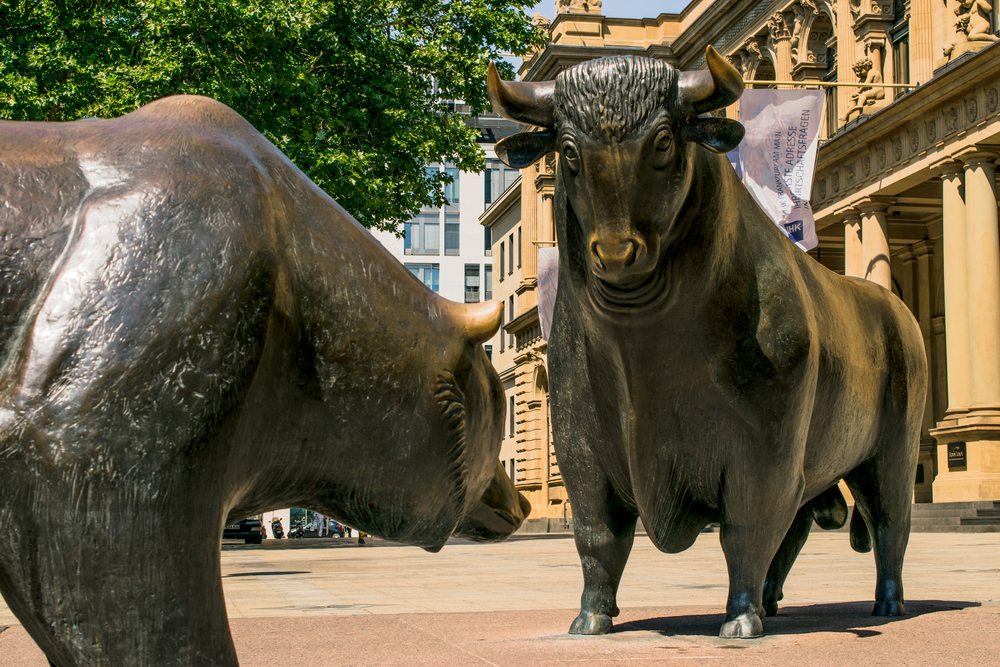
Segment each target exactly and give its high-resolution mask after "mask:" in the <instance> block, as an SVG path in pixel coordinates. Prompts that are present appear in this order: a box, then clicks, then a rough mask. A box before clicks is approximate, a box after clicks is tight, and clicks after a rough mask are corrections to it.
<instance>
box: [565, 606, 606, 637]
mask: <svg viewBox="0 0 1000 667" xmlns="http://www.w3.org/2000/svg"><path fill="white" fill-rule="evenodd" d="M612 627H613V624H612V622H611V617H610V616H608V615H607V614H592V613H590V612H589V611H581V612H580V615H579V616H577V617H576V620H574V621H573V625H571V626H569V633H570V634H571V635H606V634H609V633H610V632H611V628H612Z"/></svg>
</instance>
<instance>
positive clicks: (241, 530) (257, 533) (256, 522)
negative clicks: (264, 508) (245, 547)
mask: <svg viewBox="0 0 1000 667" xmlns="http://www.w3.org/2000/svg"><path fill="white" fill-rule="evenodd" d="M222 539H224V540H239V539H242V540H243V543H244V544H260V543H261V542H262V541H263V540H264V524H262V523H261V521H260V519H243V520H242V521H238V522H236V523H231V524H229V525H228V526H226V527H225V528H223V530H222Z"/></svg>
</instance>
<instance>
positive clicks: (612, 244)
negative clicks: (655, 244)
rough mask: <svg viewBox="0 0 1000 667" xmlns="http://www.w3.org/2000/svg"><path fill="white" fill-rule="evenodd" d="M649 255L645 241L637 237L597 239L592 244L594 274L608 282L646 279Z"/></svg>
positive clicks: (591, 254)
mask: <svg viewBox="0 0 1000 667" xmlns="http://www.w3.org/2000/svg"><path fill="white" fill-rule="evenodd" d="M648 255H649V253H648V250H647V248H646V243H645V241H643V240H642V239H641V238H639V237H637V236H624V237H620V238H614V239H601V238H596V237H595V238H593V239H592V240H591V242H590V257H591V260H592V262H593V266H594V273H596V274H597V275H598V276H599V277H601V278H603V279H604V280H606V281H608V282H613V283H627V282H631V281H633V280H635V279H641V278H642V277H644V276H645V275H646V273H648V270H647V267H646V258H647V257H648Z"/></svg>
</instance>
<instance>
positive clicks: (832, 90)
mask: <svg viewBox="0 0 1000 667" xmlns="http://www.w3.org/2000/svg"><path fill="white" fill-rule="evenodd" d="M823 80H824V81H833V82H835V81H836V80H837V49H827V50H826V73H825V74H823ZM838 113H839V112H838V111H837V87H836V86H829V87H828V88H827V89H826V136H827V139H832V138H833V135H835V134H837V127H838V126H837V114H838Z"/></svg>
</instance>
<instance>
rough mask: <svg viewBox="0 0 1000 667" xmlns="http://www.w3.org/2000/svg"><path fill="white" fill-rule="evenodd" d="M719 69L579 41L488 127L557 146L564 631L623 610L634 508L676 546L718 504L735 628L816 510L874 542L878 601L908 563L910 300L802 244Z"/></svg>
mask: <svg viewBox="0 0 1000 667" xmlns="http://www.w3.org/2000/svg"><path fill="white" fill-rule="evenodd" d="M707 58H708V70H707V71H698V72H678V71H676V70H675V69H674V68H672V67H671V66H669V65H667V64H666V63H664V62H662V61H656V60H651V59H646V58H638V57H627V56H623V57H614V58H607V59H602V60H596V61H591V62H585V63H582V64H580V65H577V66H575V67H571V68H569V69H567V70H565V71H563V72H561V73H560V74H559V75H558V77H557V78H556V80H555V81H546V82H539V83H505V82H503V81H501V80H500V79H499V77H498V76H497V74H496V70H495V69H493V70H491V74H490V80H489V89H490V96H491V100H492V102H493V108H494V110H496V111H497V112H498V113H500V114H501V115H503V116H506V117H508V118H511V119H513V120H517V121H520V122H523V123H526V124H528V125H533V126H537V127H540V128H542V131H540V132H531V133H524V134H520V135H515V136H513V137H510V138H508V139H506V140H504V141H503V142H501V143H500V144H499V145H498V146H497V154H498V155H501V156H502V157H503V158H504V159H505V160H506V161H507V162H508V164H510V165H511V166H513V167H524V166H527V165H529V164H531V163H532V162H533V161H534V160H537V159H538V158H540V157H541V156H542V155H544V154H545V153H548V152H550V151H557V152H558V154H559V162H558V174H557V179H556V194H555V222H556V231H557V237H558V241H559V264H560V271H559V291H558V296H557V297H556V303H555V312H554V316H553V325H552V334H551V337H550V339H549V371H550V387H551V391H552V395H551V401H552V411H553V427H554V444H555V448H556V454H557V456H558V458H559V466H560V470H561V471H562V475H563V478H564V480H565V483H566V489H567V491H568V493H569V498H570V500H571V502H572V504H573V516H574V528H575V533H576V546H577V550H578V551H579V554H580V559H581V561H582V563H583V574H584V591H583V597H582V604H581V610H580V615H579V616H578V617H577V618H576V620H575V621H574V622H573V624H572V627H571V629H570V632H572V633H583V634H599V633H606V632H610V631H611V628H612V620H611V619H612V618H613V617H614V616H616V615H617V614H618V607H617V605H616V601H615V597H616V594H617V590H618V584H619V582H620V580H621V576H622V571H623V569H624V568H625V563H626V561H627V559H628V555H629V551H630V549H631V547H632V540H633V534H634V529H635V525H636V519H637V517H642V522H643V525H644V526H645V527H646V530H647V533H648V535H649V538H650V539H651V540H652V541H653V543H654V544H655V545H656V546H657V547H658V548H660V549H661V550H663V551H666V552H668V553H675V552H678V551H682V550H684V549H686V548H688V547H689V546H691V544H692V543H693V542H694V541H695V539H696V538H697V536H698V533H699V532H700V531H701V530H702V529H703V528H704V527H705V526H706V525H707V524H709V523H710V522H719V523H720V524H721V527H722V528H721V531H722V532H721V542H722V549H723V552H724V553H725V557H726V563H727V564H728V567H729V599H728V603H727V605H726V620H725V623H724V624H723V626H722V628H721V631H720V636H722V637H758V636H760V635H762V634H763V623H762V621H761V618H762V617H763V616H764V615H765V612H766V613H768V614H774V613H776V611H777V603H778V600H779V599H781V592H782V584H783V582H784V579H785V576H786V575H787V574H788V571H789V568H790V567H791V565H792V563H793V561H794V559H795V557H796V555H797V554H798V552H799V550H800V548H801V547H802V545H803V544H804V542H805V539H806V537H807V535H808V532H809V529H810V525H811V523H812V519H813V518H814V517H815V518H816V519H817V521H819V522H820V524H821V525H822V526H824V527H833V526H836V525H843V523H844V521H845V520H846V511H845V510H846V507H845V503H844V501H843V496H842V495H841V494H840V492H839V490H838V489H837V487H836V484H837V482H838V481H839V480H840V479H844V480H845V481H846V482H847V485H848V487H849V488H850V489H851V492H852V494H853V495H854V498H855V501H856V511H855V512H854V514H853V517H852V520H851V544H852V546H853V547H854V548H855V549H856V550H858V551H867V550H869V549H871V545H872V543H874V547H875V565H876V568H877V571H878V582H877V584H876V587H875V609H874V613H875V614H877V615H887V616H892V615H897V614H902V613H903V612H904V607H903V583H902V579H901V574H902V567H903V553H904V551H905V549H906V543H907V539H908V537H909V525H910V503H911V497H912V492H913V479H914V472H915V470H916V461H917V452H918V446H919V436H920V423H921V417H922V415H923V411H924V400H925V396H926V386H927V363H926V359H925V356H924V349H923V342H922V338H921V334H920V330H919V328H918V327H917V324H916V321H915V320H914V318H913V316H912V315H911V314H910V312H909V311H908V310H907V308H906V307H905V306H904V305H903V303H902V302H901V301H899V300H898V299H897V298H896V297H895V296H893V295H892V294H891V293H890V292H888V291H886V290H885V289H883V288H882V287H880V286H878V285H876V284H874V283H871V282H867V281H864V280H858V279H852V278H844V277H841V276H838V275H836V274H835V273H833V272H831V271H829V270H827V269H826V268H824V267H823V266H821V265H820V264H819V263H818V262H816V261H814V260H813V259H812V258H810V257H808V256H807V255H805V254H804V253H803V252H801V251H800V250H799V249H798V248H797V247H796V246H795V245H794V244H793V243H792V242H791V241H789V240H788V239H787V238H786V237H785V235H784V234H783V233H782V232H780V231H779V230H778V229H777V227H776V226H775V225H774V224H773V223H772V222H771V221H770V220H769V219H768V218H767V217H766V215H765V214H764V213H763V212H762V211H761V210H760V208H759V207H758V206H757V205H756V203H754V201H753V199H752V198H751V197H750V195H749V193H748V192H747V191H746V189H745V188H744V187H743V184H742V183H741V182H740V180H739V178H738V177H737V175H736V173H735V171H734V170H733V169H732V167H731V166H730V164H729V162H728V160H727V159H726V157H725V155H724V154H723V153H725V152H726V151H729V150H732V149H733V148H734V147H735V146H736V145H737V144H738V143H739V142H740V140H741V138H742V137H743V128H742V126H741V125H740V124H739V123H737V122H735V121H732V120H727V119H725V118H712V117H700V116H699V114H702V113H706V112H708V111H712V110H715V109H719V108H722V107H726V106H728V105H730V104H732V103H733V102H735V101H736V100H737V99H738V98H739V96H740V94H741V93H742V91H743V81H742V78H741V77H740V75H739V73H738V72H737V71H736V70H735V69H734V68H733V67H732V66H731V65H729V64H728V63H727V62H726V61H725V60H723V59H722V58H721V57H720V56H719V55H718V53H716V52H715V50H714V49H712V48H711V47H709V48H708V53H707Z"/></svg>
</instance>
